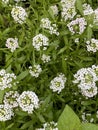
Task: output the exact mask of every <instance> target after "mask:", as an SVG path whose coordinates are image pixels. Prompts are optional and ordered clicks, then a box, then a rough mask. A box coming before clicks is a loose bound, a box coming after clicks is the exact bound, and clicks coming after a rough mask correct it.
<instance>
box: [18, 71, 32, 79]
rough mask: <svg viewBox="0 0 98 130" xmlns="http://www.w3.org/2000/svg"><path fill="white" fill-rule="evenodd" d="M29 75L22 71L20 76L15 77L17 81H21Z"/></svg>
mask: <svg viewBox="0 0 98 130" xmlns="http://www.w3.org/2000/svg"><path fill="white" fill-rule="evenodd" d="M28 74H29V72H28V71H27V70H26V71H23V72H22V73H21V74H19V75H18V76H17V80H19V81H20V80H22V79H24V78H25V77H26V76H27V75H28Z"/></svg>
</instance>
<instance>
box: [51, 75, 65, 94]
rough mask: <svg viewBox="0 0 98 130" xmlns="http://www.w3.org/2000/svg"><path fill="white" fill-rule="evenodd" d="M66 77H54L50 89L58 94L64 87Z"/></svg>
mask: <svg viewBox="0 0 98 130" xmlns="http://www.w3.org/2000/svg"><path fill="white" fill-rule="evenodd" d="M65 82H66V77H65V76H64V74H59V76H57V77H55V78H54V79H53V80H51V82H50V89H52V90H53V92H58V93H60V92H61V91H62V89H64V87H65Z"/></svg>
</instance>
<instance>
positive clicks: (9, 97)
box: [3, 91, 19, 108]
mask: <svg viewBox="0 0 98 130" xmlns="http://www.w3.org/2000/svg"><path fill="white" fill-rule="evenodd" d="M18 97H19V93H18V92H17V91H9V92H7V93H6V94H5V95H4V100H3V102H4V104H5V105H6V106H8V107H9V108H15V107H18V102H17V99H18Z"/></svg>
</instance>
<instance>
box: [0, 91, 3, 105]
mask: <svg viewBox="0 0 98 130" xmlns="http://www.w3.org/2000/svg"><path fill="white" fill-rule="evenodd" d="M3 96H4V91H3V90H1V91H0V103H2V100H3Z"/></svg>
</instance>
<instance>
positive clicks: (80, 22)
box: [67, 18, 87, 34]
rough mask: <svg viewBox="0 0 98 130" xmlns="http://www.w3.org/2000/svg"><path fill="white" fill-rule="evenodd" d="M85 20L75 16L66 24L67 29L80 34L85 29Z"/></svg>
mask: <svg viewBox="0 0 98 130" xmlns="http://www.w3.org/2000/svg"><path fill="white" fill-rule="evenodd" d="M86 25H87V22H86V20H85V18H76V19H75V20H73V21H71V22H70V23H68V24H67V26H68V28H69V30H70V31H71V32H72V34H76V33H78V34H82V33H83V32H84V30H85V29H86Z"/></svg>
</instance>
